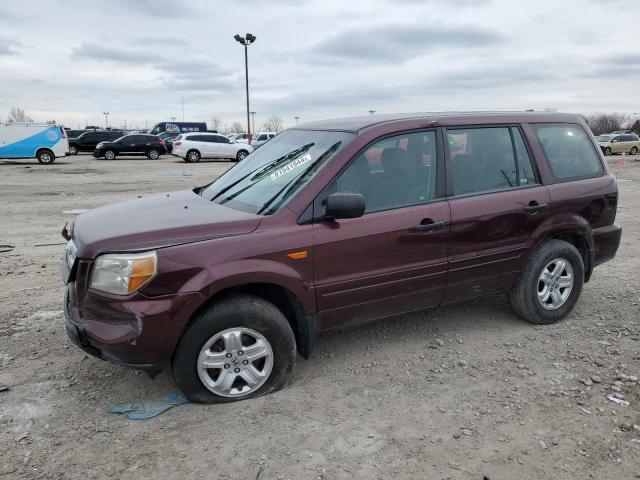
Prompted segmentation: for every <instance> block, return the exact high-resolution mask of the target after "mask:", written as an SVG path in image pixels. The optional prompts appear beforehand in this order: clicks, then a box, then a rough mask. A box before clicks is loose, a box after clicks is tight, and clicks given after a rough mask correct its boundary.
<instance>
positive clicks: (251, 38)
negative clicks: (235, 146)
mask: <svg viewBox="0 0 640 480" xmlns="http://www.w3.org/2000/svg"><path fill="white" fill-rule="evenodd" d="M233 38H235V39H236V42H238V43H239V44H241V45H243V46H244V82H245V87H246V90H247V140H248V141H249V142H251V123H250V122H249V60H248V57H247V47H248V46H249V45H251V44H252V43H253V42H255V41H256V37H255V35H252V34H250V33H247V34H246V35H245V36H244V37H241V36H240V35H238V34H236V35H234V36H233Z"/></svg>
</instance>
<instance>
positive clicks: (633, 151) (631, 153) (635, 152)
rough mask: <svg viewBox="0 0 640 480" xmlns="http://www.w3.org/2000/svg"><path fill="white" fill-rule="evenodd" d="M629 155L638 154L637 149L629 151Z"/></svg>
mask: <svg viewBox="0 0 640 480" xmlns="http://www.w3.org/2000/svg"><path fill="white" fill-rule="evenodd" d="M629 154H630V155H637V154H638V147H633V148H632V149H631V151H630V152H629Z"/></svg>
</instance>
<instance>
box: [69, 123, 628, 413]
mask: <svg viewBox="0 0 640 480" xmlns="http://www.w3.org/2000/svg"><path fill="white" fill-rule="evenodd" d="M617 202H618V188H617V185H616V179H615V178H614V176H613V175H611V174H610V173H609V171H608V170H607V166H606V163H605V162H604V159H603V156H602V153H601V151H600V149H599V148H598V144H597V143H596V141H595V139H594V137H593V135H592V134H591V133H590V130H589V128H588V127H587V126H586V124H585V123H584V121H583V120H582V118H581V117H579V116H577V115H569V114H559V113H536V112H527V113H508V114H506V113H504V114H495V113H481V114H480V113H470V114H462V113H456V114H424V115H397V116H367V117H362V118H349V119H343V120H332V121H323V122H315V123H309V124H306V125H299V126H296V127H295V128H291V129H289V130H287V131H285V132H283V133H281V134H279V135H278V136H277V137H275V138H274V139H273V140H271V141H269V142H267V143H265V145H264V146H262V147H261V148H260V149H258V150H257V151H255V152H254V153H252V154H251V155H249V156H248V157H247V158H246V159H244V160H242V161H241V162H239V163H238V164H236V165H235V166H234V167H233V168H231V169H230V170H228V171H227V172H226V173H225V174H223V175H222V176H221V177H219V178H218V179H216V180H215V181H213V182H211V183H210V184H208V185H204V186H202V187H199V188H195V189H193V190H183V191H178V192H169V193H163V194H158V195H152V196H148V197H146V198H138V199H135V200H131V201H126V202H123V203H116V204H113V205H107V206H104V207H101V208H97V209H95V210H92V211H89V212H86V213H82V214H81V215H79V216H78V217H77V218H76V220H75V223H74V224H73V225H71V226H70V228H67V227H65V228H64V229H63V235H64V236H65V238H66V239H67V240H68V242H67V247H66V254H65V256H64V259H63V262H62V266H63V276H64V282H65V284H66V293H65V298H64V311H65V317H66V330H67V332H68V335H69V336H70V338H71V339H72V341H73V342H74V343H75V344H77V346H79V347H80V348H82V349H83V350H85V351H86V352H89V353H90V354H92V355H95V356H96V357H98V358H102V359H105V360H109V361H111V362H115V363H117V364H121V365H125V366H129V367H133V368H136V369H142V370H146V371H147V372H149V373H150V374H151V375H154V374H156V373H157V372H159V371H161V370H163V369H171V370H172V372H173V376H174V378H175V381H176V383H177V385H178V386H179V388H180V389H181V390H182V391H183V392H184V393H185V395H186V396H187V397H188V398H189V399H190V400H192V401H195V402H208V403H211V402H229V401H234V400H240V399H246V398H251V397H255V396H259V395H263V394H267V393H270V392H273V391H275V390H278V389H279V388H281V387H282V386H283V385H284V384H285V382H286V380H287V377H288V375H289V372H290V371H291V369H292V366H293V364H294V360H295V358H296V354H297V353H299V354H301V356H303V357H305V358H307V357H308V356H309V355H310V354H311V352H312V350H313V346H314V342H315V339H316V337H317V335H318V332H322V331H325V330H330V329H335V328H342V327H345V326H348V325H354V324H357V323H360V322H364V321H370V320H374V319H379V318H383V317H388V316H392V315H398V314H402V313H405V312H412V311H417V310H422V309H426V308H432V307H437V306H440V305H447V304H451V303H454V302H460V301H464V300H467V299H471V298H475V297H479V296H482V295H490V294H496V293H497V292H504V293H506V294H507V295H508V297H509V299H510V301H511V305H512V306H513V310H514V311H515V313H516V314H517V315H518V316H520V317H521V318H523V319H524V320H527V321H529V322H532V323H535V324H549V323H553V322H557V321H559V320H560V319H562V318H563V317H565V316H567V315H568V314H569V313H570V312H571V310H572V309H573V307H574V306H575V304H576V302H578V300H579V297H580V293H581V291H582V288H583V285H584V283H585V282H588V281H589V279H590V278H591V277H592V275H593V272H594V269H595V267H597V266H598V265H600V264H602V263H603V262H605V261H607V260H610V259H612V258H613V257H614V256H615V254H616V251H617V249H618V245H619V243H620V237H621V228H620V226H618V225H617V224H615V223H614V221H615V217H616V208H617ZM382 348H384V346H383V347H382Z"/></svg>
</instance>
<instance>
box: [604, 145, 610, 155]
mask: <svg viewBox="0 0 640 480" xmlns="http://www.w3.org/2000/svg"><path fill="white" fill-rule="evenodd" d="M604 154H605V155H606V156H607V157H609V156H611V147H606V148H605V149H604Z"/></svg>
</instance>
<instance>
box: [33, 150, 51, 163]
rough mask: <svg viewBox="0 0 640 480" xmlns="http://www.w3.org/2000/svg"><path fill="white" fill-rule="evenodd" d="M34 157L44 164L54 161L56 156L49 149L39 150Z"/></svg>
mask: <svg viewBox="0 0 640 480" xmlns="http://www.w3.org/2000/svg"><path fill="white" fill-rule="evenodd" d="M36 158H37V159H38V162H40V163H43V164H45V165H46V164H50V163H53V162H55V161H56V156H55V155H54V154H53V152H52V151H51V150H40V151H39V152H38V155H37V157H36Z"/></svg>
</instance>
